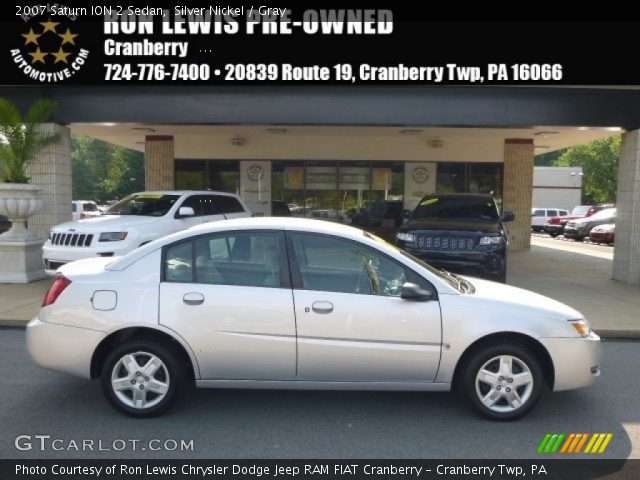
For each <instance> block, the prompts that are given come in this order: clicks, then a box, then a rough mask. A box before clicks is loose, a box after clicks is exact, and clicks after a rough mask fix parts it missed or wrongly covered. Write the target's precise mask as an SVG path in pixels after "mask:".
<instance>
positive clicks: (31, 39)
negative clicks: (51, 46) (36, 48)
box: [22, 28, 42, 45]
mask: <svg viewBox="0 0 640 480" xmlns="http://www.w3.org/2000/svg"><path fill="white" fill-rule="evenodd" d="M22 36H23V37H24V38H25V40H24V44H25V45H29V44H30V43H35V44H36V45H38V38H40V37H41V36H42V34H37V33H36V32H34V31H33V28H30V29H29V33H23V34H22Z"/></svg>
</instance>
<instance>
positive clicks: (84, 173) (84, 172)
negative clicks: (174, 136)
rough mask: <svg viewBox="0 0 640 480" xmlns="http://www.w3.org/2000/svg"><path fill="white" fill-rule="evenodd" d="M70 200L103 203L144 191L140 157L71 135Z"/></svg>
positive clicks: (93, 139)
mask: <svg viewBox="0 0 640 480" xmlns="http://www.w3.org/2000/svg"><path fill="white" fill-rule="evenodd" d="M71 140H72V152H71V161H72V168H73V198H75V199H78V200H82V199H84V200H96V201H97V202H100V203H104V202H106V201H108V200H112V199H114V198H122V197H125V196H127V195H129V194H130V193H134V192H139V191H142V190H144V155H143V154H142V153H140V152H138V151H135V150H131V149H128V148H124V147H120V146H117V145H111V144H109V143H106V142H103V141H101V140H96V139H95V138H90V137H86V136H84V135H78V134H73V136H72V139H71Z"/></svg>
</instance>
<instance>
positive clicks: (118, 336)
mask: <svg viewBox="0 0 640 480" xmlns="http://www.w3.org/2000/svg"><path fill="white" fill-rule="evenodd" d="M599 340H600V339H599V338H598V336H597V335H595V334H594V333H593V332H592V331H591V329H590V327H589V324H588V323H587V321H586V320H585V319H584V318H583V316H582V315H581V314H580V313H579V312H577V311H575V310H573V309H572V308H570V307H568V306H566V305H563V304H561V303H559V302H556V301H554V300H552V299H550V298H546V297H543V296H541V295H537V294H535V293H532V292H528V291H526V290H521V289H518V288H514V287H510V286H506V285H502V284H498V283H493V282H489V281H486V280H480V279H476V278H467V277H461V276H457V275H453V274H450V273H447V272H444V271H439V270H436V269H434V268H432V267H430V266H429V265H427V264H426V263H423V262H421V261H420V260H418V259H416V258H414V257H411V256H410V255H408V254H407V253H405V252H403V251H401V250H399V249H397V248H396V247H394V246H392V245H389V244H388V243H386V242H384V241H382V240H380V239H379V238H377V237H375V236H372V235H370V234H368V233H365V232H362V231H361V230H357V229H355V228H351V227H348V226H344V225H337V224H334V223H330V222H322V221H315V220H306V219H297V218H277V219H273V218H253V219H238V220H229V221H223V222H216V223H209V224H203V225H200V226H197V227H194V228H191V229H189V230H186V231H183V232H180V233H176V234H173V235H170V236H167V237H164V238H162V239H159V240H156V241H154V242H152V243H149V244H147V245H145V246H143V247H141V248H139V249H137V250H135V251H133V252H131V253H129V254H128V255H126V256H124V257H120V258H94V259H86V260H81V261H78V262H73V263H70V264H68V265H65V266H64V267H62V268H61V269H60V270H59V273H58V276H57V278H56V280H55V282H54V284H53V286H52V287H51V289H50V290H49V291H48V292H47V294H46V297H45V299H44V302H43V308H42V310H41V311H40V313H39V315H38V316H37V318H35V319H33V320H32V321H31V323H30V324H29V326H28V330H27V345H28V349H29V352H30V353H31V356H32V357H33V359H34V361H35V362H36V363H37V364H39V365H41V366H43V367H46V368H50V369H53V370H57V371H61V372H65V373H68V374H71V375H75V376H78V377H82V378H86V379H95V378H99V379H100V382H101V384H102V388H103V390H104V393H105V396H106V398H107V400H108V401H109V402H110V403H111V404H112V405H113V406H114V407H115V408H116V409H118V410H119V411H121V412H123V413H126V414H129V415H134V416H150V415H158V414H160V413H162V412H164V411H165V410H166V409H167V408H169V407H170V406H171V405H173V404H174V403H175V402H176V400H177V399H178V398H179V396H180V395H181V394H182V393H183V392H184V391H185V390H186V388H185V387H187V386H188V385H190V384H193V383H195V384H196V385H197V386H198V387H215V388H269V389H276V388H286V389H368V390H422V391H446V390H450V389H452V388H454V387H455V388H456V390H457V391H459V392H460V393H461V394H462V395H463V396H464V397H465V398H466V399H467V401H468V402H469V404H470V405H471V406H472V407H473V408H474V409H475V410H477V411H478V412H479V413H480V414H482V415H484V416H485V417H489V418H491V419H495V420H512V419H516V418H519V417H522V416H523V415H525V414H526V413H528V412H529V411H530V410H531V409H532V408H533V407H534V405H535V404H536V402H537V401H538V400H539V398H540V396H541V395H542V394H543V392H544V391H546V390H566V389H572V388H579V387H584V386H587V385H589V384H591V383H592V382H593V381H594V379H595V378H596V377H597V376H598V375H599V374H600V342H599Z"/></svg>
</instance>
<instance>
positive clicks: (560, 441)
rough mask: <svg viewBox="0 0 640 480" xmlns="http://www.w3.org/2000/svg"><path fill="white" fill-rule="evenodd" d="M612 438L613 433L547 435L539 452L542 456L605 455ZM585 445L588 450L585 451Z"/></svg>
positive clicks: (539, 447) (539, 446) (541, 443)
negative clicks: (557, 454) (554, 454)
mask: <svg viewBox="0 0 640 480" xmlns="http://www.w3.org/2000/svg"><path fill="white" fill-rule="evenodd" d="M612 438H613V434H612V433H593V434H591V433H576V432H573V433H569V434H564V433H547V434H546V435H545V436H544V438H543V439H542V441H541V442H540V445H538V450H537V451H538V453H541V454H550V453H551V454H553V453H561V454H568V455H571V454H573V455H576V454H578V453H591V454H594V453H604V451H605V450H606V449H607V447H608V446H609V442H610V441H611V439H612ZM585 444H586V448H585V449H584V450H583V447H584V446H585Z"/></svg>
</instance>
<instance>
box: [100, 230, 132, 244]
mask: <svg viewBox="0 0 640 480" xmlns="http://www.w3.org/2000/svg"><path fill="white" fill-rule="evenodd" d="M125 238H127V232H105V233H101V234H100V238H99V240H98V241H99V242H120V241H122V240H124V239H125Z"/></svg>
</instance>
